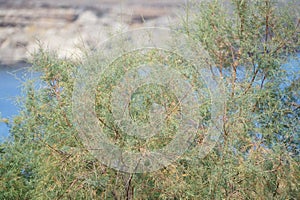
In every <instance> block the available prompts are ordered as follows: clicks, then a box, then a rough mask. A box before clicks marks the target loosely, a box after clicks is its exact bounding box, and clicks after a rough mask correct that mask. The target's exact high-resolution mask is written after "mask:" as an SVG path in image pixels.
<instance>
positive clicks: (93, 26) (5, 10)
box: [0, 0, 184, 65]
mask: <svg viewBox="0 0 300 200" xmlns="http://www.w3.org/2000/svg"><path fill="white" fill-rule="evenodd" d="M183 3H184V0H161V1H159V0H148V1H147V0H127V1H126V0H96V1H95V0H94V1H92V0H85V1H81V0H72V1H69V0H51V1H45V0H0V65H14V64H16V63H18V62H22V61H26V60H27V59H28V57H29V56H30V54H31V53H32V52H33V51H34V50H36V49H37V47H38V45H42V46H44V47H46V48H49V49H51V50H56V51H57V53H58V54H59V56H61V57H73V58H75V57H76V56H78V55H80V50H79V47H83V46H85V47H89V46H90V47H93V46H94V45H96V44H99V43H100V42H101V41H103V40H105V39H107V38H108V37H109V35H110V34H111V33H114V32H116V31H119V30H128V29H131V28H136V27H142V26H146V27H147V26H168V25H169V23H170V22H171V21H172V20H174V19H175V10H176V9H178V8H179V7H180V5H182V4H183Z"/></svg>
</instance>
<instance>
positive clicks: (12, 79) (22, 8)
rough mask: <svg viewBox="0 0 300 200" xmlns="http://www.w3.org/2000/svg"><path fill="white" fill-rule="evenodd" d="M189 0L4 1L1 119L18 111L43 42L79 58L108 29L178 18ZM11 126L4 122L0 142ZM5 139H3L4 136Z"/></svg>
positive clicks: (0, 3) (0, 1)
mask: <svg viewBox="0 0 300 200" xmlns="http://www.w3.org/2000/svg"><path fill="white" fill-rule="evenodd" d="M184 3H185V0H72V1H71V0H51V1H50V0H0V119H1V118H2V119H4V120H2V121H7V120H11V119H12V117H13V116H14V115H16V114H17V113H18V106H16V101H17V99H16V97H17V96H19V95H21V84H22V81H23V80H24V76H25V70H24V67H30V65H29V64H28V59H30V55H31V54H32V53H33V52H34V51H35V50H36V49H37V48H38V47H39V46H42V47H44V48H46V49H49V50H53V51H56V52H57V54H58V56H60V57H62V58H64V57H67V58H71V59H77V58H78V57H79V58H80V50H79V49H80V47H84V48H93V47H95V45H97V44H99V43H100V42H101V41H104V40H105V39H107V38H108V37H109V36H110V34H112V33H115V32H117V31H120V30H122V31H126V30H129V29H132V28H138V27H143V26H146V27H147V26H159V27H166V26H168V25H169V24H172V23H174V21H176V17H177V16H176V15H178V12H177V11H178V9H179V8H180V7H181V6H182V5H184ZM8 135H9V127H7V125H6V124H5V123H3V122H0V141H1V140H2V139H3V137H7V136H8ZM1 138H2V139H1Z"/></svg>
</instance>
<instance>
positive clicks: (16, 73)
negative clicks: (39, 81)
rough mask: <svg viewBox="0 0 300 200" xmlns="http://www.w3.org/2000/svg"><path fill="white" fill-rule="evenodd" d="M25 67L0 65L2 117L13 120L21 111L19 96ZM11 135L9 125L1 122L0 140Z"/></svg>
mask: <svg viewBox="0 0 300 200" xmlns="http://www.w3.org/2000/svg"><path fill="white" fill-rule="evenodd" d="M25 71H26V70H25V68H19V67H4V66H0V118H5V119H8V120H10V121H11V120H12V118H13V117H14V116H16V115H17V114H18V112H19V109H18V106H17V97H18V96H20V95H21V89H22V88H21V86H22V82H23V81H24V76H25V74H26V73H25ZM8 136H9V127H8V126H7V125H6V124H5V123H3V122H0V141H3V140H4V139H5V138H7V137H8Z"/></svg>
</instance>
